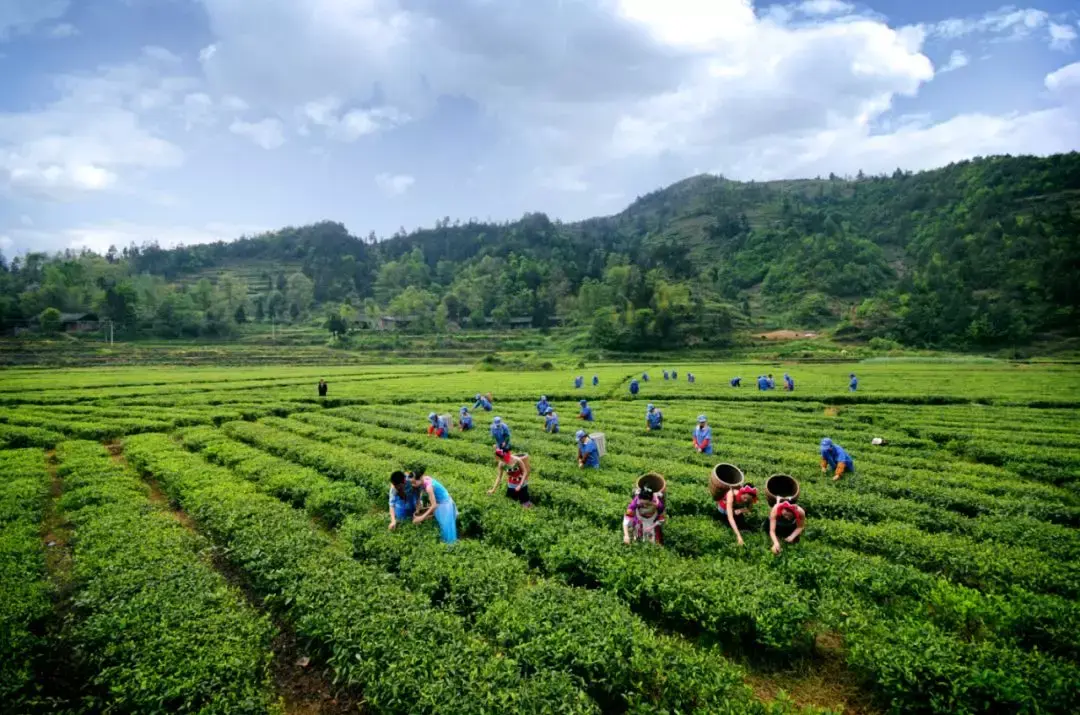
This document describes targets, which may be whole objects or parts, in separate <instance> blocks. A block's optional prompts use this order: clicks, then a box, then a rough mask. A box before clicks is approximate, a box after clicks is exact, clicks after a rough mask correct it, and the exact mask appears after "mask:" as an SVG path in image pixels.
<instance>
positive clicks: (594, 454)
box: [574, 429, 600, 469]
mask: <svg viewBox="0 0 1080 715" xmlns="http://www.w3.org/2000/svg"><path fill="white" fill-rule="evenodd" d="M574 437H575V438H576V439H577V443H578V450H577V461H578V468H580V469H584V468H585V467H591V468H592V469H599V468H600V446H599V445H598V444H597V443H596V440H595V439H593V438H592V435H589V434H586V432H585V430H583V429H579V430H578V431H577V434H576V435H574Z"/></svg>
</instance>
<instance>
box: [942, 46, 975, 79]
mask: <svg viewBox="0 0 1080 715" xmlns="http://www.w3.org/2000/svg"><path fill="white" fill-rule="evenodd" d="M969 63H970V60H969V59H968V56H967V55H966V54H964V53H963V52H961V51H960V50H953V51H952V54H951V55H949V61H948V62H946V63H945V66H944V67H942V68H941V69H940V70H938V73H939V74H944V73H946V72H952V71H953V70H958V69H960V68H961V67H967V66H968V64H969Z"/></svg>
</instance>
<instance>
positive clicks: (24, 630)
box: [0, 449, 52, 711]
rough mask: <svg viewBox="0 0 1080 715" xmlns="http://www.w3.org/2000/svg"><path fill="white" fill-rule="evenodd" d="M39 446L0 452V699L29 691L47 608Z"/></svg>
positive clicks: (44, 478)
mask: <svg viewBox="0 0 1080 715" xmlns="http://www.w3.org/2000/svg"><path fill="white" fill-rule="evenodd" d="M48 484H49V475H48V472H47V471H46V469H45V455H44V453H43V452H42V451H41V450H40V449H19V450H5V451H2V452H0V702H2V703H4V707H12V708H13V711H17V710H18V709H19V708H20V704H21V703H22V702H24V700H25V699H27V698H30V697H32V696H33V694H34V682H33V681H34V663H35V659H36V656H37V654H38V653H39V648H40V647H41V646H42V642H41V640H40V638H39V635H38V633H39V632H40V629H39V628H38V625H39V624H40V623H41V622H42V621H43V620H44V619H45V618H46V617H47V616H48V615H49V614H50V613H51V612H52V603H51V601H50V588H49V586H48V582H47V581H46V572H45V545H44V544H43V543H42V540H41V522H42V518H43V517H44V513H45V504H46V500H47V498H48V494H49V486H48Z"/></svg>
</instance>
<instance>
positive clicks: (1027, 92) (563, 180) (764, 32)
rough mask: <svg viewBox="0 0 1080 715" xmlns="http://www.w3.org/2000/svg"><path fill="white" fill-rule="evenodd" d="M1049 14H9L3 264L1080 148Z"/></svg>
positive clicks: (739, 1)
mask: <svg viewBox="0 0 1080 715" xmlns="http://www.w3.org/2000/svg"><path fill="white" fill-rule="evenodd" d="M1078 22H1080V6H1077V4H1076V3H1075V2H1074V0H1068V1H1066V0H1047V1H1045V2H1040V3H1039V4H1038V5H1036V6H1001V5H999V4H997V3H992V2H990V3H988V2H980V1H979V0H956V1H952V2H948V3H945V2H928V1H925V0H908V1H904V0H872V1H871V2H870V3H869V4H864V3H861V2H856V3H848V2H842V1H841V0H806V1H805V2H792V3H772V4H769V3H764V2H757V3H751V2H750V0H528V1H526V0H498V1H497V2H496V1H495V0H258V1H257V2H256V1H255V0H0V250H2V251H3V252H4V253H5V254H7V255H9V256H10V255H12V254H15V253H21V252H24V251H26V250H60V249H64V248H80V247H90V248H93V249H95V250H99V251H104V250H105V249H106V248H107V247H108V246H109V245H110V244H115V245H117V246H124V245H127V244H128V243H131V242H132V241H135V242H139V243H141V242H143V241H146V240H151V239H154V240H158V241H159V242H161V243H162V244H163V245H175V244H177V243H196V242H204V241H210V240H217V239H230V238H235V237H237V236H239V235H241V234H244V233H249V234H250V233H254V232H258V231H261V230H268V229H274V228H278V227H281V226H284V225H290V224H291V225H298V224H303V223H309V222H312V221H317V220H322V219H331V220H338V221H342V222H343V223H344V224H345V225H346V226H347V227H348V228H349V230H351V231H352V232H353V233H354V234H357V235H367V234H368V233H369V232H370V231H375V232H376V234H377V235H379V236H387V235H389V234H391V233H393V232H394V231H395V230H397V229H398V228H399V227H405V228H406V229H412V228H415V227H418V226H423V225H430V224H432V223H434V222H435V221H436V220H437V219H439V218H442V217H444V216H449V217H451V218H462V219H467V218H471V217H476V218H481V219H485V218H492V219H498V220H502V219H512V218H516V217H518V216H520V215H521V214H522V213H524V212H526V211H544V212H547V213H548V214H549V215H550V216H552V217H554V218H561V219H563V220H575V219H579V218H584V217H588V216H593V215H600V214H608V213H614V212H616V211H619V210H621V209H622V208H623V207H624V206H625V205H626V204H628V203H629V202H630V201H632V200H633V199H634V198H635V196H638V195H640V194H643V193H646V192H648V191H651V190H653V189H656V188H659V187H661V186H664V185H667V184H669V183H671V182H674V181H677V180H679V179H681V178H684V177H686V176H689V175H691V174H695V173H701V172H712V173H721V174H724V175H725V176H728V177H731V178H737V179H758V180H761V179H770V178H797V177H804V176H815V175H825V174H828V173H829V172H836V173H838V174H854V173H856V172H857V171H858V170H860V169H862V170H864V171H866V172H871V173H876V172H882V171H892V170H893V169H895V168H896V167H897V166H900V167H903V168H905V169H913V170H917V169H923V168H932V167H936V166H941V165H943V164H946V163H948V162H950V161H955V160H958V159H962V158H966V157H971V156H977V155H982V154H994V153H1012V154H1019V153H1034V154H1049V153H1054V152H1059V151H1069V150H1073V149H1078V148H1080V38H1078V35H1080V24H1078Z"/></svg>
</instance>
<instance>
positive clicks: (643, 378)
mask: <svg viewBox="0 0 1080 715" xmlns="http://www.w3.org/2000/svg"><path fill="white" fill-rule="evenodd" d="M641 381H642V382H648V381H649V373H647V372H643V373H641Z"/></svg>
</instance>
